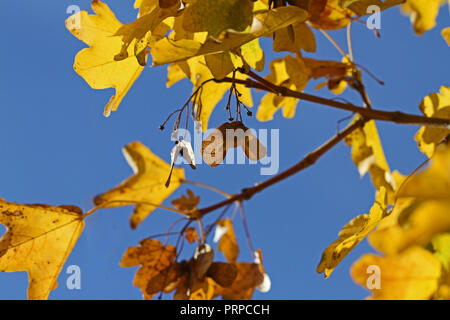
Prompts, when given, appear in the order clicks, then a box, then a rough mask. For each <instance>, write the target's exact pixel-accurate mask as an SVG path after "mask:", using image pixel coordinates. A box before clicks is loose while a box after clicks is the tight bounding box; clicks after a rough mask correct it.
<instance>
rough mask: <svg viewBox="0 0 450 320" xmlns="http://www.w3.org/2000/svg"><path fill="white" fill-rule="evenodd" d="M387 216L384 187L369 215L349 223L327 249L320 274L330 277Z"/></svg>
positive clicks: (363, 215) (320, 264)
mask: <svg viewBox="0 0 450 320" xmlns="http://www.w3.org/2000/svg"><path fill="white" fill-rule="evenodd" d="M386 215H387V192H386V189H384V188H383V187H382V189H381V190H380V192H379V194H378V196H377V199H376V200H375V203H374V205H373V206H372V208H371V209H370V212H369V214H362V215H359V216H357V217H356V218H354V219H353V220H351V221H350V222H349V223H347V224H346V225H345V226H344V227H343V228H342V230H341V231H340V232H339V239H337V240H336V241H334V242H333V243H332V244H330V245H329V246H328V248H326V249H325V251H324V252H323V254H322V258H321V260H320V263H319V265H318V266H317V272H318V273H324V275H325V278H327V277H329V276H330V274H331V273H332V272H333V270H334V269H335V268H336V266H337V265H338V264H339V263H340V262H341V261H342V259H344V258H345V257H346V256H347V254H349V253H350V251H352V250H353V248H354V247H356V245H358V243H360V242H361V241H362V240H363V239H364V238H365V237H366V236H367V235H368V234H369V233H370V232H371V231H372V230H373V229H374V228H375V227H376V226H377V225H378V223H379V222H380V221H381V220H382V219H383V218H384V217H385V216H386Z"/></svg>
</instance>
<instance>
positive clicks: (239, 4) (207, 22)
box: [183, 0, 253, 37]
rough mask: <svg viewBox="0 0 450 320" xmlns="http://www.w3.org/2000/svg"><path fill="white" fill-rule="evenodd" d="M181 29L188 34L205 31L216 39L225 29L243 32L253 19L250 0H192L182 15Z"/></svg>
mask: <svg viewBox="0 0 450 320" xmlns="http://www.w3.org/2000/svg"><path fill="white" fill-rule="evenodd" d="M183 15H184V19H183V27H184V29H186V30H187V31H190V32H201V31H207V32H208V35H209V36H211V37H218V36H219V35H220V33H221V32H222V31H224V30H227V29H232V30H235V31H244V30H245V29H246V28H247V27H249V26H250V24H251V23H252V19H253V1H251V0H202V1H198V0H193V1H189V2H188V6H187V8H186V9H185V12H184V13H183Z"/></svg>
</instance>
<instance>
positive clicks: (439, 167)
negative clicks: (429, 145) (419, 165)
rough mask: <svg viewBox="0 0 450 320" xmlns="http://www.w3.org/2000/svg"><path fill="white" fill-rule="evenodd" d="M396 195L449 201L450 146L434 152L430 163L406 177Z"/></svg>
mask: <svg viewBox="0 0 450 320" xmlns="http://www.w3.org/2000/svg"><path fill="white" fill-rule="evenodd" d="M397 197H415V198H416V199H436V200H444V201H445V200H449V201H450V148H449V147H447V148H445V149H443V150H440V151H439V152H436V154H435V156H434V157H433V158H432V160H431V165H430V166H429V167H428V168H427V169H426V170H424V171H422V172H419V173H418V174H416V175H414V176H412V177H411V178H410V179H408V180H407V181H406V182H405V183H404V185H403V186H402V188H400V189H399V190H398V193H397Z"/></svg>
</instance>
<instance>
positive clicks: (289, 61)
mask: <svg viewBox="0 0 450 320" xmlns="http://www.w3.org/2000/svg"><path fill="white" fill-rule="evenodd" d="M270 70H271V73H270V74H269V75H268V76H267V77H266V79H267V80H268V81H270V82H272V83H273V84H276V85H283V86H285V87H288V88H289V89H291V90H296V91H303V89H304V88H305V87H306V85H307V83H308V81H309V79H310V77H311V76H310V69H309V68H308V67H307V66H306V65H305V63H304V61H303V59H301V58H300V57H292V56H291V55H288V56H286V57H285V58H282V59H275V60H272V62H271V63H270ZM297 102H298V99H295V98H292V97H283V96H277V95H275V94H273V93H267V94H266V95H265V96H264V97H263V99H262V100H261V103H260V105H259V108H258V112H257V113H256V119H258V120H259V121H269V120H272V119H273V116H274V114H275V112H276V111H277V110H279V109H282V112H283V116H284V117H285V118H293V117H294V115H295V109H296V106H297Z"/></svg>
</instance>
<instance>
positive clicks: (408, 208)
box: [369, 198, 450, 255]
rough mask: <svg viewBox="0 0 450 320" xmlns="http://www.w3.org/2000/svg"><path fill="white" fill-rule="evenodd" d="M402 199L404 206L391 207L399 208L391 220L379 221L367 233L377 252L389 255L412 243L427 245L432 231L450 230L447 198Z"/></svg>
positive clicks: (449, 204) (449, 210) (449, 209)
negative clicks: (382, 222)
mask: <svg viewBox="0 0 450 320" xmlns="http://www.w3.org/2000/svg"><path fill="white" fill-rule="evenodd" d="M404 199H408V198H404ZM404 201H405V202H404V205H403V206H400V207H399V208H398V209H394V211H396V210H398V211H397V212H396V214H395V216H397V218H396V219H395V221H394V223H392V224H391V225H388V226H384V225H382V224H381V225H380V227H379V228H378V229H377V230H375V231H374V232H373V233H372V234H370V236H369V242H370V244H371V245H372V246H373V247H374V248H375V249H377V250H378V251H380V252H383V253H386V254H388V255H389V254H395V253H397V252H401V251H402V250H405V249H406V248H408V247H409V246H412V245H427V244H428V243H429V241H430V240H431V238H432V237H433V236H434V235H435V234H438V233H441V232H447V231H449V230H450V214H449V212H450V202H448V201H447V202H440V201H433V200H430V201H425V202H423V201H414V199H412V200H411V199H409V202H406V200H404ZM397 205H398V204H397ZM396 207H397V206H396Z"/></svg>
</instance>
